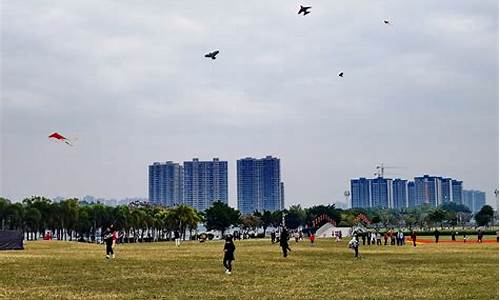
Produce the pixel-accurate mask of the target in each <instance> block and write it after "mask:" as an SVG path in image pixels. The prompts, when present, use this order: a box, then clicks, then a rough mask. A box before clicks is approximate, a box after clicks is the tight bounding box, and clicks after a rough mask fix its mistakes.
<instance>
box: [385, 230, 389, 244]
mask: <svg viewBox="0 0 500 300" xmlns="http://www.w3.org/2000/svg"><path fill="white" fill-rule="evenodd" d="M387 239H389V234H388V233H387V231H386V232H385V233H384V246H387Z"/></svg>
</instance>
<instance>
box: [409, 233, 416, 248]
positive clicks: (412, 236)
mask: <svg viewBox="0 0 500 300" xmlns="http://www.w3.org/2000/svg"><path fill="white" fill-rule="evenodd" d="M410 236H411V240H412V241H413V247H417V233H416V232H415V230H412V231H411V235H410Z"/></svg>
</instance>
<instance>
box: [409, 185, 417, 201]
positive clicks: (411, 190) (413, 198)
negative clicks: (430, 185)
mask: <svg viewBox="0 0 500 300" xmlns="http://www.w3.org/2000/svg"><path fill="white" fill-rule="evenodd" d="M415 206H417V199H416V195H415V182H413V181H409V182H408V207H415Z"/></svg>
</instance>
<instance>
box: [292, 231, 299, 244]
mask: <svg viewBox="0 0 500 300" xmlns="http://www.w3.org/2000/svg"><path fill="white" fill-rule="evenodd" d="M293 237H294V238H295V243H298V242H299V237H300V236H299V232H298V231H295V233H294V234H293Z"/></svg>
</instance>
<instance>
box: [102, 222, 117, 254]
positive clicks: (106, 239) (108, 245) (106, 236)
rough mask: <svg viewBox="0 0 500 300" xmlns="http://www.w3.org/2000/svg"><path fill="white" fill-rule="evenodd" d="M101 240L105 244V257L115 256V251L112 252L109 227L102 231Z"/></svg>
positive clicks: (111, 237)
mask: <svg viewBox="0 0 500 300" xmlns="http://www.w3.org/2000/svg"><path fill="white" fill-rule="evenodd" d="M103 240H104V243H105V244H106V258H107V259H109V258H115V253H114V252H113V231H111V228H110V227H108V228H106V231H104V235H103Z"/></svg>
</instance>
